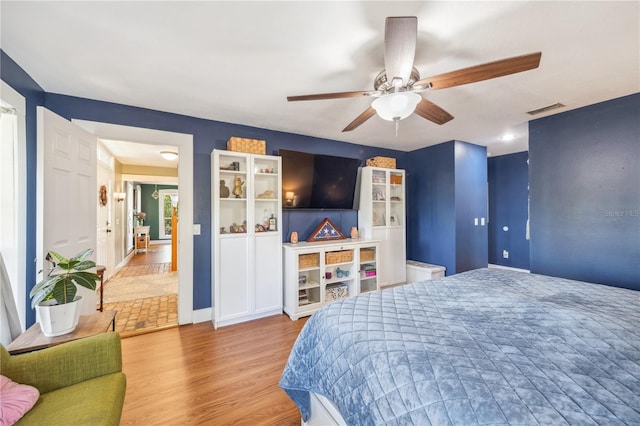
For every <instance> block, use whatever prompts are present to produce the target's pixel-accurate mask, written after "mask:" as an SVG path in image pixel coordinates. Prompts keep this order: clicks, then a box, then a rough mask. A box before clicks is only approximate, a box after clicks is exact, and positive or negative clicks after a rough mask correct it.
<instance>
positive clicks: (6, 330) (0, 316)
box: [0, 253, 22, 346]
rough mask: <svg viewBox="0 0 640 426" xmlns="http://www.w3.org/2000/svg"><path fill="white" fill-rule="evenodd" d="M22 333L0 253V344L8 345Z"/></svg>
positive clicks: (7, 275)
mask: <svg viewBox="0 0 640 426" xmlns="http://www.w3.org/2000/svg"><path fill="white" fill-rule="evenodd" d="M20 333H22V328H21V327H20V319H19V317H18V309H17V308H16V303H15V299H14V298H13V291H12V290H11V282H10V281H9V274H8V273H7V268H6V267H5V265H4V259H3V258H2V253H0V343H2V344H3V345H5V346H6V345H8V344H9V343H11V342H12V341H13V340H14V339H15V338H16V337H18V336H19V335H20Z"/></svg>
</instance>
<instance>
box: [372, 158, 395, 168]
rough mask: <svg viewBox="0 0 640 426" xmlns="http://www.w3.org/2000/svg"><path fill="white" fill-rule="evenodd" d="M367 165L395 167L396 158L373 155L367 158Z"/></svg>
mask: <svg viewBox="0 0 640 426" xmlns="http://www.w3.org/2000/svg"><path fill="white" fill-rule="evenodd" d="M367 166H371V167H382V168H385V169H395V168H396V159H395V158H391V157H373V158H369V159H368V160H367Z"/></svg>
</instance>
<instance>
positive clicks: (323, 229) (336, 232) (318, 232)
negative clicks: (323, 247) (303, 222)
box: [307, 217, 347, 242]
mask: <svg viewBox="0 0 640 426" xmlns="http://www.w3.org/2000/svg"><path fill="white" fill-rule="evenodd" d="M345 239H347V237H345V236H344V234H343V233H342V232H341V231H340V229H338V227H337V226H335V225H334V224H333V222H331V220H329V218H327V217H325V218H324V219H323V220H322V222H321V223H320V225H318V227H317V228H316V229H315V230H314V231H313V232H312V233H311V235H310V236H309V238H307V241H308V242H314V241H327V240H345Z"/></svg>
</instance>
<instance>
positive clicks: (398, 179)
mask: <svg viewBox="0 0 640 426" xmlns="http://www.w3.org/2000/svg"><path fill="white" fill-rule="evenodd" d="M389 181H390V182H391V185H402V175H394V174H392V175H391V176H390V177H389Z"/></svg>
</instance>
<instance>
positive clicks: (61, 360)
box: [0, 333, 126, 425]
mask: <svg viewBox="0 0 640 426" xmlns="http://www.w3.org/2000/svg"><path fill="white" fill-rule="evenodd" d="M0 373H1V374H2V375H4V376H6V377H9V378H10V379H11V380H13V381H14V382H17V383H22V384H27V385H31V386H34V387H36V388H37V389H38V390H39V391H40V398H39V399H38V402H36V404H35V405H34V407H33V408H32V409H31V410H30V411H29V412H27V413H26V414H25V415H24V417H22V418H21V419H20V420H19V421H18V423H17V425H45V424H46V425H118V424H119V423H120V416H121V415H122V406H123V404H124V395H125V390H126V378H125V375H124V373H122V352H121V348H120V335H119V334H118V333H103V334H99V335H97V336H92V337H87V338H84V339H79V340H75V341H72V342H68V343H64V344H61V345H58V346H54V347H51V348H48V349H43V350H40V351H36V352H30V353H26V354H20V355H13V356H11V355H9V353H8V352H7V351H6V349H5V348H4V347H3V346H1V345H0Z"/></svg>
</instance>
